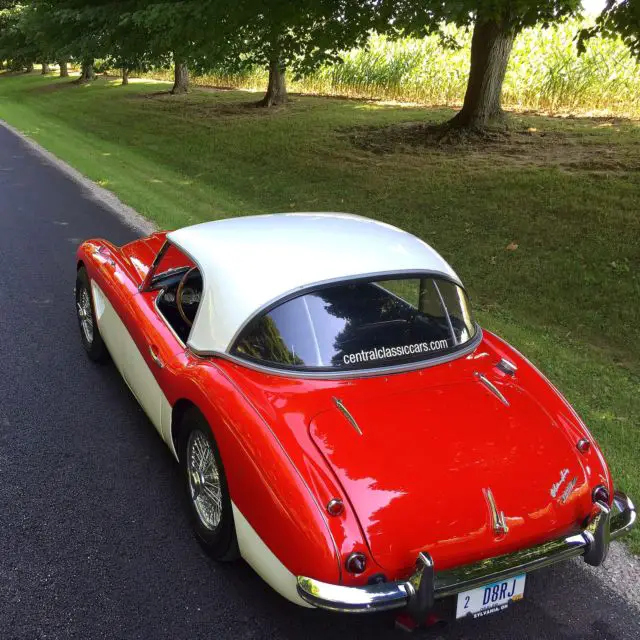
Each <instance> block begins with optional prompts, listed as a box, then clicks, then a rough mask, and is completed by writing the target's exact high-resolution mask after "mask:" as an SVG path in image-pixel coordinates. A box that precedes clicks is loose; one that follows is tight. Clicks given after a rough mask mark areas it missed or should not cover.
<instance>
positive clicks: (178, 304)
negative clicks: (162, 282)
mask: <svg viewBox="0 0 640 640" xmlns="http://www.w3.org/2000/svg"><path fill="white" fill-rule="evenodd" d="M197 269H198V267H191V269H189V271H187V272H186V273H185V274H184V275H183V276H182V278H181V280H180V284H179V285H178V289H177V290H176V307H178V313H179V314H180V317H181V318H182V319H183V320H184V321H185V322H186V323H187V325H189V326H191V325H192V324H193V321H192V320H189V318H187V314H186V313H185V312H184V309H183V307H182V290H183V289H184V285H185V284H186V283H187V280H188V279H189V276H190V275H191V274H192V273H193V272H194V271H196V270H197Z"/></svg>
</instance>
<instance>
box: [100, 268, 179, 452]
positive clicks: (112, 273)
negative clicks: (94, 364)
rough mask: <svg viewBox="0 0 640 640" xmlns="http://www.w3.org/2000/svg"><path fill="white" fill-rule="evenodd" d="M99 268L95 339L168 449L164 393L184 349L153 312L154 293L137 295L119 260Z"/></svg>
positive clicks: (168, 408)
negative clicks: (97, 337)
mask: <svg viewBox="0 0 640 640" xmlns="http://www.w3.org/2000/svg"><path fill="white" fill-rule="evenodd" d="M103 266H104V267H106V270H102V274H103V276H104V278H103V279H101V284H102V287H101V286H100V285H99V284H98V283H97V282H96V281H95V280H94V281H92V293H93V299H94V307H95V312H96V319H97V323H98V328H99V330H100V335H101V336H102V339H103V340H104V342H105V344H106V346H107V348H108V350H109V353H110V354H111V357H112V359H113V361H114V363H115V365H116V367H117V368H118V370H119V371H120V373H121V375H122V377H123V378H124V380H125V382H126V383H127V385H128V386H129V388H130V389H131V392H132V393H133V395H134V396H135V397H136V399H137V400H138V402H139V404H140V406H141V407H142V409H143V410H144V411H145V413H146V414H147V416H148V417H149V419H150V420H151V422H152V423H153V425H154V426H155V428H156V429H157V430H158V431H159V433H160V435H161V436H162V438H163V439H164V440H165V442H167V444H169V446H170V447H172V441H171V404H170V402H169V400H168V398H167V395H166V393H165V389H167V388H171V386H172V384H174V383H175V380H176V378H179V373H180V371H181V370H182V368H183V367H184V366H185V362H186V358H185V353H184V352H185V347H184V345H183V344H182V343H181V342H180V340H178V339H177V337H176V336H175V335H174V334H173V332H172V331H171V330H170V328H169V327H168V326H167V324H166V323H165V322H164V320H163V318H162V317H161V316H160V314H159V312H158V309H157V307H156V305H155V300H156V298H157V296H158V294H159V292H158V291H140V290H139V286H138V283H137V282H135V281H134V280H133V279H132V277H131V274H130V272H129V270H127V269H126V268H125V265H124V264H122V263H121V260H118V259H115V260H114V259H109V260H108V261H106V263H105V264H104V265H103Z"/></svg>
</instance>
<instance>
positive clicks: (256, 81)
mask: <svg viewBox="0 0 640 640" xmlns="http://www.w3.org/2000/svg"><path fill="white" fill-rule="evenodd" d="M583 24H584V23H583V22H581V21H577V20H573V21H566V22H563V23H560V24H557V25H553V26H551V27H548V28H543V27H536V28H532V29H528V30H526V31H524V32H523V33H522V34H520V36H519V37H518V39H517V40H516V43H515V45H514V49H513V53H512V56H511V60H510V64H509V69H508V72H507V77H506V80H505V84H504V90H503V102H504V104H505V106H507V107H511V108H518V109H534V110H540V111H546V112H552V113H561V112H577V111H579V112H589V111H592V112H598V113H608V114H613V115H626V116H640V64H638V62H637V61H636V59H635V58H633V57H632V56H631V54H630V53H629V51H628V50H627V48H626V47H625V45H624V44H623V43H622V41H621V40H613V39H603V38H594V39H592V40H591V41H589V43H588V45H587V48H586V51H585V52H584V53H583V54H582V55H580V56H579V55H578V52H577V47H576V42H575V37H576V34H577V33H578V31H579V29H580V28H581V27H582V26H583ZM447 33H448V35H449V36H451V37H453V38H455V40H456V41H457V42H458V44H459V47H458V48H445V47H444V46H443V45H442V43H441V40H440V38H439V37H437V36H430V37H426V38H422V39H415V38H404V39H402V40H397V41H393V40H390V39H388V38H386V37H384V36H380V35H373V36H371V38H370V40H369V46H368V47H367V48H365V49H353V50H351V51H348V52H346V53H345V54H344V62H343V63H342V64H336V65H331V66H329V65H327V66H324V67H321V68H320V69H318V70H317V71H316V72H315V73H313V74H311V75H308V76H306V77H303V78H299V79H290V80H289V90H290V91H293V92H300V93H311V94H322V95H334V96H346V97H353V98H367V99H374V100H383V101H398V102H410V103H419V104H425V105H447V106H457V105H460V104H461V103H462V101H463V98H464V92H465V88H466V81H467V74H468V70H469V56H470V43H471V34H470V33H469V32H467V31H465V30H463V29H458V28H456V27H454V26H451V25H450V26H448V27H447ZM161 75H162V74H161ZM154 76H155V77H158V74H157V73H156V74H154ZM165 77H167V76H165ZM167 79H168V78H167ZM193 82H194V83H195V84H200V85H210V86H232V87H239V88H245V89H255V90H264V89H265V87H266V85H267V74H266V72H265V71H263V70H262V69H249V70H246V71H245V72H243V73H240V74H228V73H225V72H224V71H223V70H220V71H219V72H217V73H210V74H208V75H204V76H198V77H196V78H194V79H193Z"/></svg>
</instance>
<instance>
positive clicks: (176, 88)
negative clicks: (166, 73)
mask: <svg viewBox="0 0 640 640" xmlns="http://www.w3.org/2000/svg"><path fill="white" fill-rule="evenodd" d="M187 91H189V67H187V63H186V62H182V61H181V60H180V59H179V58H175V66H174V70H173V88H172V89H171V93H172V94H173V95H176V94H178V93H187Z"/></svg>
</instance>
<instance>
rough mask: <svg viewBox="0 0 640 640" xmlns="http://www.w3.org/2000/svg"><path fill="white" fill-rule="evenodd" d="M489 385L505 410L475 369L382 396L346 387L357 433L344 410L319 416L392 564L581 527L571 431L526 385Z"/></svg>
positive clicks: (525, 541)
mask: <svg viewBox="0 0 640 640" xmlns="http://www.w3.org/2000/svg"><path fill="white" fill-rule="evenodd" d="M487 375H488V374H487ZM491 382H492V383H493V384H494V385H495V388H496V389H497V390H499V391H500V393H502V394H503V395H504V398H506V399H507V401H508V406H507V405H506V404H505V403H504V402H503V401H502V400H501V399H500V398H499V396H498V395H497V394H496V393H495V392H494V391H492V390H491V389H490V388H489V386H488V385H487V384H485V383H484V382H483V381H482V380H481V379H480V378H478V377H476V376H469V379H465V380H464V381H461V382H458V383H454V384H448V385H442V386H424V387H422V388H417V389H416V388H414V389H412V390H410V391H405V392H398V393H394V394H391V395H387V396H383V397H370V398H361V397H356V396H355V394H349V393H345V394H344V395H343V397H341V402H342V403H343V405H344V407H345V408H346V410H347V411H348V413H349V414H350V416H351V417H352V418H353V420H354V421H355V423H356V425H357V428H356V426H354V425H353V424H352V422H351V421H350V420H349V419H348V416H346V415H345V413H344V411H342V410H341V409H340V408H339V407H338V406H337V405H336V406H332V407H331V408H330V409H327V410H324V411H322V412H321V413H319V414H318V415H316V416H315V417H314V418H313V419H312V420H311V422H310V433H311V437H312V438H313V440H314V442H315V444H316V446H317V447H318V448H319V449H320V451H321V452H322V453H323V455H324V456H325V458H326V460H327V461H328V463H329V464H330V466H331V467H332V469H333V471H334V472H335V474H336V476H337V477H338V479H339V481H340V482H341V484H342V486H343V488H344V490H345V493H346V495H347V496H348V499H349V501H350V502H351V507H352V508H353V509H354V510H355V512H356V514H357V516H358V518H359V521H360V524H361V526H362V528H363V531H364V534H365V536H366V539H367V542H368V545H369V548H370V551H371V554H372V556H373V557H374V559H375V560H376V562H377V563H378V564H379V565H380V566H381V567H383V568H384V569H387V570H389V571H391V572H397V571H398V570H399V569H400V568H405V569H406V570H410V568H411V567H412V566H413V563H414V562H415V559H416V557H417V554H418V552H420V551H425V550H426V551H428V552H429V553H430V554H431V555H432V557H433V558H434V562H435V566H436V570H438V569H440V570H442V569H446V568H448V567H451V566H455V565H460V564H467V563H470V562H475V561H477V560H480V559H482V558H486V557H491V556H495V555H501V554H503V553H508V552H511V551H513V550H516V549H520V548H523V547H526V546H530V545H533V544H537V543H541V542H544V541H546V540H549V539H553V538H557V537H559V536H561V535H565V534H566V533H568V532H570V531H573V530H576V529H577V528H578V527H579V526H580V525H581V523H582V522H583V520H584V518H585V516H586V515H588V514H589V513H590V512H591V498H590V493H589V484H588V482H587V472H586V470H585V468H584V466H583V462H582V460H581V459H580V455H579V454H578V452H577V451H576V449H575V443H573V441H572V440H571V438H570V437H569V435H568V434H567V433H566V432H565V430H564V429H563V428H562V426H561V425H559V424H557V423H556V422H554V421H553V419H552V418H551V416H550V415H548V414H547V413H546V412H545V411H544V410H543V408H542V407H541V406H540V404H539V403H538V402H537V401H536V400H535V398H533V397H532V396H531V395H529V394H528V393H527V392H526V391H525V390H524V389H522V388H521V387H519V386H518V385H517V384H515V383H514V382H505V381H504V379H502V380H494V379H492V380H491ZM358 429H359V430H360V431H361V432H362V433H361V434H360V433H358ZM487 490H489V491H490V492H491V494H492V496H493V498H494V500H495V505H496V508H497V512H498V514H500V513H504V518H505V521H506V524H507V526H508V529H509V530H508V532H507V533H506V534H499V533H498V532H497V531H496V528H495V527H494V524H495V516H493V515H492V510H491V506H490V498H488V496H487Z"/></svg>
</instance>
